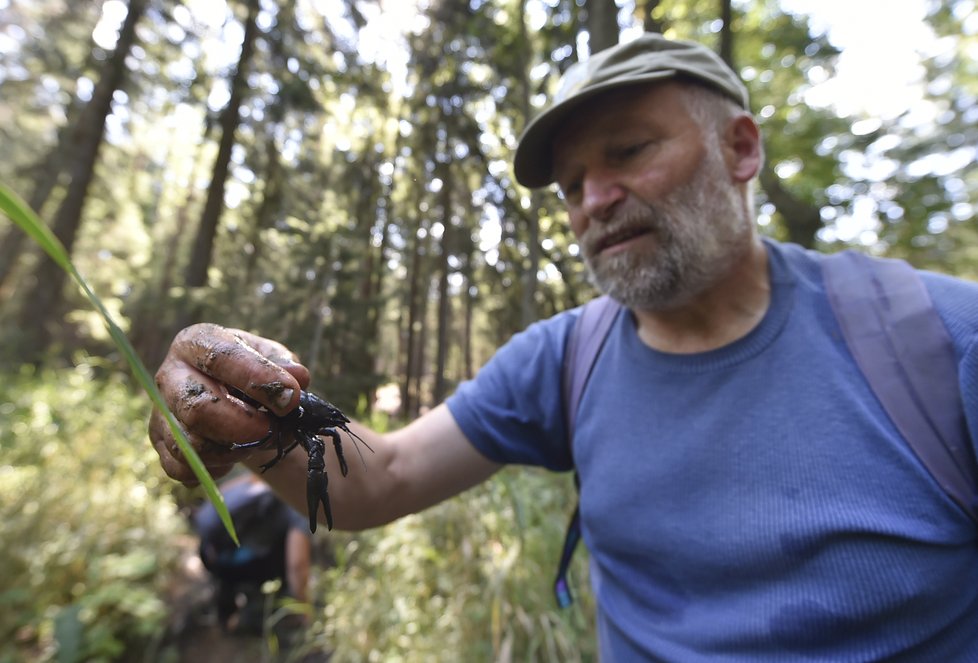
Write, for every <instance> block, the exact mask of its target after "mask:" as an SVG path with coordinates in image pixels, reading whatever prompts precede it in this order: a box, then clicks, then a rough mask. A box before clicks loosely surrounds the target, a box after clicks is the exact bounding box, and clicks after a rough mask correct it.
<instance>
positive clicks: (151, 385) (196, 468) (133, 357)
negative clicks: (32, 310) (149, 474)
mask: <svg viewBox="0 0 978 663" xmlns="http://www.w3.org/2000/svg"><path fill="white" fill-rule="evenodd" d="M0 211H2V212H3V213H4V214H6V215H7V217H9V218H10V220H11V221H13V222H14V223H16V224H17V225H18V226H20V228H21V229H22V230H23V231H24V232H26V233H27V234H28V235H29V236H30V237H31V239H33V240H34V241H35V242H36V243H37V245H38V246H40V247H41V248H42V249H43V250H44V252H45V253H47V254H48V256H50V258H51V259H52V260H54V262H55V263H57V265H58V266H59V267H61V269H63V270H64V271H65V273H67V274H68V275H69V276H70V277H71V278H72V279H73V280H74V281H75V283H77V284H78V286H79V287H80V288H81V290H82V292H83V293H84V295H85V297H86V298H87V299H88V301H89V302H91V304H92V306H94V307H95V309H96V310H97V311H98V312H99V314H100V315H101V316H102V319H103V320H104V321H105V325H106V327H107V328H108V331H109V335H110V336H111V337H112V340H113V342H114V343H115V345H116V347H117V348H118V349H119V352H121V353H122V355H123V357H125V359H126V362H127V363H128V364H129V367H130V368H131V369H132V372H133V375H134V376H135V377H136V380H137V381H138V382H139V385H140V386H141V387H142V388H143V390H144V391H145V392H146V394H147V395H148V396H149V397H150V399H151V400H152V401H153V404H154V405H155V406H156V407H157V408H158V409H159V410H160V412H162V413H163V416H164V417H165V418H166V422H167V425H169V427H170V430H171V431H172V432H173V436H174V438H175V439H176V441H177V445H178V446H179V447H180V451H181V452H182V453H183V455H184V457H185V458H186V459H187V462H188V463H189V465H190V468H191V469H192V470H193V473H194V476H196V477H197V480H198V481H199V482H200V485H201V487H202V488H203V490H204V493H205V494H206V495H207V498H208V499H209V500H210V501H211V503H213V504H214V508H215V509H217V513H218V515H219V516H220V518H221V522H222V523H224V527H225V528H227V531H228V533H229V534H230V535H231V538H232V539H233V540H234V541H235V543H237V542H238V535H237V533H236V532H235V531H234V524H233V523H232V522H231V515H230V514H229V513H228V510H227V506H226V505H225V504H224V499H223V498H222V497H221V493H220V491H219V490H218V488H217V484H215V483H214V480H213V479H212V478H211V476H210V474H209V473H208V472H207V468H206V467H204V463H203V462H202V461H201V460H200V456H198V455H197V452H196V451H195V450H194V448H193V446H191V444H190V442H189V441H188V440H187V438H186V436H185V435H184V434H183V430H182V429H181V428H180V425H179V424H178V423H177V420H176V418H175V417H174V416H173V413H172V412H170V409H169V408H168V407H167V405H166V402H165V401H164V400H163V395H162V394H160V392H159V390H158V389H157V388H156V383H155V382H154V381H153V378H152V377H151V376H150V374H149V371H147V370H146V367H145V366H144V365H143V362H142V361H141V360H140V359H139V356H138V355H137V354H136V351H135V350H134V349H133V347H132V344H131V343H129V339H128V338H126V335H125V333H123V331H122V330H121V329H120V328H119V326H118V325H117V324H116V323H115V321H114V320H113V319H112V316H111V315H110V314H109V311H108V310H107V309H106V308H105V305H104V304H102V301H101V300H100V299H99V298H98V296H97V295H96V294H95V293H94V292H93V291H92V289H91V287H90V286H89V285H88V282H86V281H85V279H84V278H83V277H82V275H81V274H80V273H79V272H78V270H77V269H75V266H74V265H73V264H72V262H71V259H70V258H69V257H68V253H67V251H65V248H64V246H63V245H62V244H61V242H60V241H59V240H58V238H57V237H55V236H54V234H53V233H52V232H51V231H50V229H48V227H47V226H46V225H44V223H42V222H41V220H40V219H39V218H38V216H37V214H35V213H34V211H33V210H32V209H31V208H30V206H29V205H28V204H27V203H26V202H24V200H23V199H22V198H21V197H20V196H18V195H17V194H16V193H14V192H13V191H12V190H11V189H10V188H8V187H7V186H6V185H4V184H3V183H0Z"/></svg>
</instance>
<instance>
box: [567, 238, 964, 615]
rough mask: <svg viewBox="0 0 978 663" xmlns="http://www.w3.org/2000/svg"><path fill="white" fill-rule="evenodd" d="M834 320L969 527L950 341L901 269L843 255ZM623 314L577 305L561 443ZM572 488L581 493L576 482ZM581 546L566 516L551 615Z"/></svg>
mask: <svg viewBox="0 0 978 663" xmlns="http://www.w3.org/2000/svg"><path fill="white" fill-rule="evenodd" d="M822 275H823V278H824V279H825V288H826V292H827V294H828V297H829V301H830V302H831V304H832V310H833V312H834V313H835V317H836V320H837V321H838V323H839V326H840V327H841V328H842V334H843V337H844V338H845V341H846V345H847V346H848V348H849V351H850V352H851V353H852V355H853V358H854V359H855V360H856V364H857V365H858V366H859V370H860V371H862V373H863V375H864V376H865V377H866V381H867V382H868V383H869V386H870V388H871V389H872V391H873V393H874V394H875V395H876V397H877V398H878V399H879V401H880V403H881V404H882V405H883V408H884V409H885V410H886V413H887V414H888V415H889V417H890V419H891V420H892V421H893V423H894V425H895V426H896V427H897V429H898V430H899V431H900V434H901V435H902V436H903V438H904V439H905V440H906V441H907V442H908V444H909V445H910V447H911V448H912V449H913V451H914V453H915V454H916V455H917V457H918V458H919V459H920V461H921V462H922V463H923V465H924V466H925V467H926V468H927V470H928V471H929V472H930V473H931V474H932V475H933V477H934V479H936V480H937V482H938V483H939V484H940V486H941V487H942V488H943V489H944V491H945V492H946V493H947V494H948V496H949V497H950V498H951V499H952V500H954V501H955V502H956V503H957V504H959V505H960V506H961V507H962V508H963V509H964V510H965V511H966V512H967V514H968V515H969V516H970V517H971V519H972V521H974V522H975V524H976V525H978V469H976V466H975V459H974V457H973V454H972V451H971V448H970V441H969V437H968V431H967V427H966V423H965V417H964V406H963V405H962V402H961V393H960V389H959V387H958V371H957V360H956V358H955V354H954V347H953V346H952V344H951V339H950V336H949V335H948V333H947V330H946V329H945V327H944V323H943V322H942V321H941V319H940V316H939V315H938V313H937V311H936V310H935V309H934V306H933V303H932V302H931V300H930V296H929V295H928V293H927V289H926V287H925V286H924V284H923V282H922V281H921V279H920V277H919V276H918V275H917V272H916V271H915V270H914V269H913V268H912V267H911V266H910V265H908V264H907V263H906V262H904V261H902V260H892V259H874V258H869V257H868V256H865V255H863V254H861V253H858V252H856V251H842V252H840V253H836V254H833V255H831V256H826V257H825V258H824V259H823V260H822ZM622 310H623V307H622V306H621V305H620V304H618V303H617V302H615V301H614V300H613V299H611V298H610V297H607V296H603V297H599V298H597V299H594V300H592V301H590V302H588V303H587V304H585V305H584V307H583V309H582V310H581V314H580V316H579V317H578V319H577V321H576V322H575V323H574V327H573V329H572V331H571V335H570V338H569V339H568V345H567V350H566V352H565V353H564V365H563V375H562V389H563V401H564V419H565V424H566V430H567V444H568V446H570V445H571V441H572V440H573V438H574V423H575V419H576V417H577V410H578V407H579V405H580V401H581V396H582V395H583V393H584V387H585V386H586V385H587V381H588V378H589V377H590V375H591V369H592V368H593V367H594V364H595V361H596V360H597V358H598V355H599V354H600V352H601V348H602V346H603V345H604V341H605V339H606V338H607V336H608V332H609V331H610V329H611V326H612V324H613V323H614V321H615V318H616V317H617V316H618V314H619V313H620V312H621V311H622ZM574 482H575V485H577V486H578V488H580V483H579V479H578V476H577V473H576V472H575V474H574ZM580 538H581V528H580V507H579V506H577V507H575V509H574V513H573V515H572V516H571V520H570V523H569V524H568V526H567V534H566V536H565V539H564V547H563V550H562V552H561V558H560V562H559V566H558V571H557V578H556V580H555V581H554V593H555V595H556V597H557V603H558V605H559V606H560V607H562V608H563V607H566V606H568V605H570V604H571V603H572V601H573V597H572V596H571V593H570V587H569V586H568V584H567V570H568V567H569V566H570V561H571V558H572V556H573V554H574V550H575V548H576V547H577V543H578V541H579V540H580Z"/></svg>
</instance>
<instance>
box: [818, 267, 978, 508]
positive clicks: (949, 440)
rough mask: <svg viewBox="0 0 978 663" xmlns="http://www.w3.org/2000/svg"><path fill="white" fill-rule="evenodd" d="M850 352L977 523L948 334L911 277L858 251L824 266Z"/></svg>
mask: <svg viewBox="0 0 978 663" xmlns="http://www.w3.org/2000/svg"><path fill="white" fill-rule="evenodd" d="M822 273H823V276H824V279H825V286H826V291H827V293H828V296H829V301H830V302H831V304H832V308H833V310H834V312H835V317H836V319H837V320H838V322H839V325H840V326H841V328H842V333H843V336H844V337H845V340H846V344H847V345H848V347H849V351H850V352H851V353H852V355H853V357H854V358H855V360H856V364H857V365H858V366H859V369H860V370H861V371H862V373H863V375H864V376H865V377H866V380H867V381H868V382H869V385H870V387H871V388H872V390H873V392H874V393H875V394H876V397H877V398H878V399H879V401H880V403H882V405H883V408H884V409H885V410H886V413H887V414H888V415H889V416H890V419H891V420H892V421H893V423H894V425H895V426H896V427H897V429H898V430H899V431H900V433H901V435H902V436H903V438H904V439H905V440H906V441H907V443H908V444H909V445H910V447H911V448H912V449H913V451H914V453H915V454H916V455H917V457H918V458H920V461H921V462H922V463H923V464H924V466H925V467H926V468H927V469H928V471H930V473H931V474H932V475H933V477H934V479H936V480H937V482H938V483H939V484H940V485H941V487H942V488H943V489H944V491H945V492H947V494H948V495H949V496H950V497H951V498H952V499H953V500H954V501H955V502H957V503H958V504H959V505H960V506H961V508H963V509H964V510H965V512H966V513H967V514H968V515H969V516H970V517H971V519H972V520H973V521H974V522H975V523H976V524H978V470H976V468H975V459H974V455H973V452H972V449H971V446H970V440H969V437H968V430H967V426H966V422H965V417H964V407H963V405H962V402H961V392H960V387H959V384H958V370H957V358H956V357H955V353H954V347H953V345H952V343H951V339H950V336H949V335H948V333H947V329H945V327H944V323H943V322H942V321H941V319H940V316H939V315H938V314H937V311H936V310H935V309H934V306H933V304H932V302H931V300H930V296H929V295H928V293H927V289H926V287H925V286H924V284H923V282H922V281H921V279H920V277H919V276H918V275H917V273H916V271H915V270H914V269H913V268H912V267H911V266H910V265H908V264H907V263H905V262H903V261H901V260H888V259H871V258H869V257H867V256H865V255H863V254H861V253H858V252H855V251H843V252H841V253H837V254H834V255H832V256H828V257H827V258H825V260H824V261H823V262H822Z"/></svg>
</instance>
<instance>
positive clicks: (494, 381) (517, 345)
mask: <svg viewBox="0 0 978 663" xmlns="http://www.w3.org/2000/svg"><path fill="white" fill-rule="evenodd" d="M577 314H578V309H575V310H574V311H569V312H566V313H561V314H558V315H557V316H554V317H553V318H550V319H549V320H545V321H542V322H538V323H534V324H533V325H530V327H528V328H527V329H526V330H525V331H523V332H520V333H519V334H516V335H515V336H513V337H512V338H511V339H510V340H509V341H508V342H507V343H506V344H505V345H504V346H503V347H502V348H500V349H499V351H497V352H496V354H495V355H494V356H493V357H492V359H490V360H489V362H487V363H486V365H485V366H483V367H482V369H481V370H480V371H479V373H478V374H477V375H476V377H475V378H474V379H472V380H469V381H467V382H464V383H462V384H461V385H460V386H459V388H458V389H457V391H456V392H455V394H453V395H452V396H451V397H450V398H449V399H448V401H447V405H448V408H449V410H450V411H451V413H452V415H453V416H454V418H455V421H456V422H457V423H458V425H459V427H460V428H461V429H462V431H463V432H464V433H465V435H466V436H467V437H468V439H469V441H470V442H471V443H472V444H473V445H474V446H475V447H476V449H478V451H479V452H480V453H482V454H483V455H484V456H486V457H487V458H489V459H490V460H492V461H495V462H497V463H512V464H521V465H536V466H541V467H545V468H547V469H551V470H569V469H571V468H572V467H573V462H572V460H571V453H570V445H569V443H568V441H567V439H566V433H565V430H564V428H565V426H564V421H563V404H562V397H561V385H560V382H561V372H562V362H563V356H564V348H565V346H566V344H567V336H568V334H569V332H570V328H571V326H572V325H573V323H574V320H576V316H577Z"/></svg>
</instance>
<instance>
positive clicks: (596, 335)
mask: <svg viewBox="0 0 978 663" xmlns="http://www.w3.org/2000/svg"><path fill="white" fill-rule="evenodd" d="M620 310H621V304H619V303H618V302H616V301H615V300H613V299H611V298H610V297H608V296H607V295H605V296H603V297H598V298H597V299H592V300H591V301H590V302H588V303H587V304H585V305H584V307H583V308H582V309H581V314H580V315H579V316H578V317H577V321H576V322H575V323H574V327H573V328H572V329H571V333H570V337H569V338H568V339H567V348H566V350H564V366H563V375H562V376H561V388H562V390H563V397H564V423H565V426H566V429H567V446H568V448H569V447H570V446H571V441H572V440H573V439H574V421H575V420H576V419H577V408H578V407H579V406H580V404H581V396H582V395H583V394H584V387H585V386H586V385H587V381H588V378H590V377H591V369H593V368H594V363H595V361H596V360H597V358H598V354H599V353H600V352H601V348H602V347H603V346H604V341H605V339H606V338H608V332H609V331H610V330H611V324H612V323H613V322H614V321H615V317H616V316H617V315H618V312H619V311H620ZM574 484H575V486H577V487H578V488H580V482H579V481H578V477H577V473H576V472H575V473H574ZM580 540H581V510H580V506H579V505H578V506H575V507H574V513H573V514H572V515H571V519H570V522H569V523H568V524H567V533H566V535H565V536H564V547H563V550H562V551H561V554H560V563H559V565H558V567H557V578H556V579H555V580H554V595H555V596H556V597H557V605H559V606H560V607H561V608H566V607H567V606H569V605H570V604H571V603H573V601H574V598H573V596H572V595H571V591H570V586H569V585H568V584H567V569H568V568H569V567H570V562H571V558H572V557H573V556H574V550H575V549H576V548H577V543H578V541H580Z"/></svg>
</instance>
